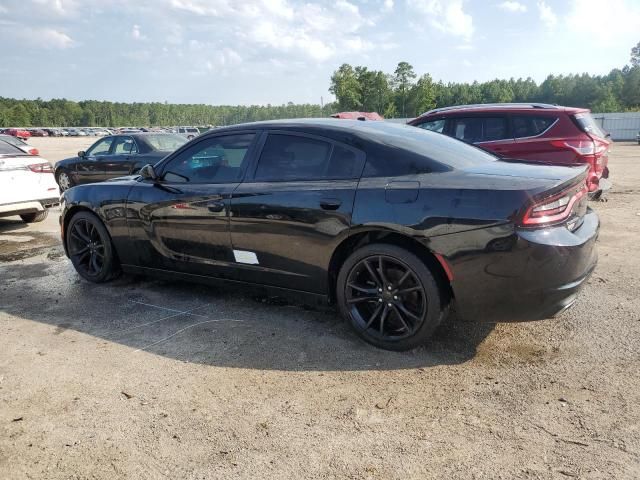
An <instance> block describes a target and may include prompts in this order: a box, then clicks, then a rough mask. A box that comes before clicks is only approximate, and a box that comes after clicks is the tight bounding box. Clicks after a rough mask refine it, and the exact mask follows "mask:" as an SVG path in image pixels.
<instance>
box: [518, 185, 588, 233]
mask: <svg viewBox="0 0 640 480" xmlns="http://www.w3.org/2000/svg"><path fill="white" fill-rule="evenodd" d="M587 191H588V190H587V186H586V185H585V184H581V185H579V186H576V185H574V186H572V187H570V188H568V189H566V190H564V191H562V192H560V193H558V194H556V195H552V196H550V197H547V198H544V199H542V200H538V201H536V202H535V203H533V204H532V205H530V206H529V208H527V211H526V212H525V213H524V215H523V217H522V220H521V224H522V225H523V226H525V227H533V226H544V225H551V224H555V223H560V222H562V221H564V220H566V219H567V218H569V216H570V215H571V212H572V211H573V207H574V205H575V204H576V203H578V202H579V201H580V199H581V198H582V197H584V196H585V195H586V194H587Z"/></svg>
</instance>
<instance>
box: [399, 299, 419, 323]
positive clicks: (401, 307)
mask: <svg viewBox="0 0 640 480" xmlns="http://www.w3.org/2000/svg"><path fill="white" fill-rule="evenodd" d="M397 305H398V308H399V309H400V310H402V313H404V314H405V315H407V316H408V317H410V318H413V319H414V320H415V321H416V322H419V321H420V317H418V316H417V315H416V314H415V313H413V312H411V311H409V310H408V309H407V307H405V306H404V304H403V303H398V304H397Z"/></svg>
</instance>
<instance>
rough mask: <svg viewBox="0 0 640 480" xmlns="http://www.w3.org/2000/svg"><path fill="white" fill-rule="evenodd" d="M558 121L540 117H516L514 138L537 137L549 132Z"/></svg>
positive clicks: (513, 120)
mask: <svg viewBox="0 0 640 480" xmlns="http://www.w3.org/2000/svg"><path fill="white" fill-rule="evenodd" d="M556 120H557V119H556V118H555V117H540V116H536V115H514V116H513V117H512V122H513V136H514V138H523V137H535V136H536V135H540V134H541V133H543V132H544V131H545V130H547V129H548V128H549V127H550V126H551V125H553V123H554V122H555V121H556Z"/></svg>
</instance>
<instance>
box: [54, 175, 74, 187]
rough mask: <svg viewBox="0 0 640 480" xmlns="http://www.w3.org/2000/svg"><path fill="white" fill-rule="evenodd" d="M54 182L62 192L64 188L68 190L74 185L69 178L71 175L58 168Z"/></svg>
mask: <svg viewBox="0 0 640 480" xmlns="http://www.w3.org/2000/svg"><path fill="white" fill-rule="evenodd" d="M56 183H57V184H58V186H59V187H60V191H61V192H64V191H65V190H69V189H70V188H71V187H73V185H74V183H73V180H72V179H71V176H70V175H69V173H68V172H67V171H66V170H59V171H58V172H57V173H56Z"/></svg>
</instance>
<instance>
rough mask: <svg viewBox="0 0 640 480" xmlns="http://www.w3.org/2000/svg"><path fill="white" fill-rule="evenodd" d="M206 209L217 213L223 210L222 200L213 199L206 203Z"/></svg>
mask: <svg viewBox="0 0 640 480" xmlns="http://www.w3.org/2000/svg"><path fill="white" fill-rule="evenodd" d="M207 209H208V210H209V211H210V212H211V213H219V212H221V211H223V210H224V202H223V201H220V200H214V201H212V202H209V203H207Z"/></svg>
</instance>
